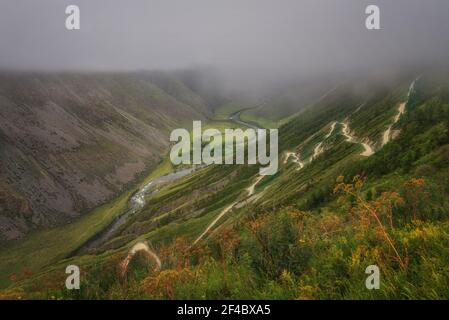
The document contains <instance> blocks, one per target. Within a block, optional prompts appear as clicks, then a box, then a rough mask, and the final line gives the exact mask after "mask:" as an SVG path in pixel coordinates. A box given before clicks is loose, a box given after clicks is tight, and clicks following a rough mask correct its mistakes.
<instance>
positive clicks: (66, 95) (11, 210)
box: [0, 72, 209, 240]
mask: <svg viewBox="0 0 449 320" xmlns="http://www.w3.org/2000/svg"><path fill="white" fill-rule="evenodd" d="M156 80H157V81H156ZM208 114H209V111H208V108H207V106H206V103H205V102H204V101H203V99H202V98H201V97H200V96H199V95H198V94H197V93H195V92H193V91H191V90H190V89H189V88H188V87H186V86H185V85H184V84H183V83H182V82H181V81H180V80H178V79H176V78H174V77H173V76H171V75H163V74H157V75H156V74H152V73H145V72H142V73H134V74H132V73H130V74H125V73H122V74H120V73H118V74H113V73H104V74H81V73H80V74H63V73H60V74H51V73H48V74H41V73H2V74H0V164H1V170H0V172H1V174H0V239H3V240H5V239H6V240H10V239H17V238H20V237H22V236H23V235H24V234H25V233H27V232H28V231H29V230H32V229H35V228H39V227H49V226H53V225H55V224H59V223H62V222H66V221H67V220H71V219H73V218H75V217H77V216H79V215H80V214H81V213H83V212H85V211H87V210H89V209H91V208H93V207H95V206H97V205H99V204H101V203H103V202H105V201H107V200H109V199H111V198H112V197H114V196H115V195H117V193H118V192H120V191H123V190H124V188H125V187H126V185H127V184H129V183H131V182H133V181H135V179H136V178H137V177H138V176H139V175H141V174H142V173H143V172H146V171H147V170H148V169H149V168H151V167H154V166H155V165H156V164H157V163H158V162H159V161H160V160H161V159H162V156H163V155H164V154H165V152H166V151H167V150H168V144H169V141H168V135H169V130H170V129H171V128H175V127H179V126H182V125H183V124H186V123H189V122H190V121H191V120H192V119H198V120H201V119H204V117H206V116H208Z"/></svg>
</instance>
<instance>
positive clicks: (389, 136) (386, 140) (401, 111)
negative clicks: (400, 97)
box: [382, 102, 406, 146]
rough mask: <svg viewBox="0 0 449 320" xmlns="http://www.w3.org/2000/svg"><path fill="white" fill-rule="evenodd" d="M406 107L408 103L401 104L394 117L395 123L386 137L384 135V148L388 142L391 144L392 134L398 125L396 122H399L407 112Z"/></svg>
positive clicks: (386, 133)
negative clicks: (394, 127)
mask: <svg viewBox="0 0 449 320" xmlns="http://www.w3.org/2000/svg"><path fill="white" fill-rule="evenodd" d="M405 105H406V102H403V103H401V104H400V105H399V108H398V113H397V114H396V115H395V116H394V120H393V123H392V124H391V125H390V126H389V127H388V128H387V130H385V132H384V135H383V138H382V146H384V145H386V144H387V143H388V142H390V140H391V136H392V134H391V131H392V128H393V126H394V125H395V124H396V122H398V121H399V119H400V118H401V116H402V114H403V113H404V112H405Z"/></svg>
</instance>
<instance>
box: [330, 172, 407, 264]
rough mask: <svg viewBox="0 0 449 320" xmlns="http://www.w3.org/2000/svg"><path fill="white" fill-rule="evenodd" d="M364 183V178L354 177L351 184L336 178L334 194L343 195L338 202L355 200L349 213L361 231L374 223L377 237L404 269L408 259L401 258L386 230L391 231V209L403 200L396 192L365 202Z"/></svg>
mask: <svg viewBox="0 0 449 320" xmlns="http://www.w3.org/2000/svg"><path fill="white" fill-rule="evenodd" d="M365 181H366V178H365V177H363V176H360V175H356V176H354V178H353V179H352V182H351V183H345V182H344V177H343V176H340V177H338V178H337V184H336V186H335V188H334V193H341V194H343V197H342V198H340V201H341V200H348V197H352V198H353V199H354V200H355V203H354V204H353V206H352V208H351V213H352V214H353V215H354V216H355V217H357V218H358V219H359V220H360V224H359V227H360V228H361V230H362V231H363V232H365V231H367V230H368V228H370V227H371V226H372V224H373V223H374V227H375V228H376V231H377V235H378V237H379V238H381V239H383V240H384V241H385V242H386V243H387V244H388V246H389V247H390V248H391V250H392V251H393V253H394V256H395V259H396V260H397V262H398V263H399V266H400V267H401V268H402V269H405V268H406V266H407V260H408V259H407V258H406V257H405V258H404V257H402V256H401V254H400V253H399V250H398V248H397V245H396V244H395V242H394V240H393V239H392V237H391V236H390V234H389V230H388V229H393V207H395V206H400V205H403V204H404V199H403V198H402V197H400V196H399V194H398V193H397V192H383V193H382V194H381V196H380V197H378V198H377V199H375V200H371V201H367V200H365V199H364V197H363V193H362V189H363V186H364V184H365Z"/></svg>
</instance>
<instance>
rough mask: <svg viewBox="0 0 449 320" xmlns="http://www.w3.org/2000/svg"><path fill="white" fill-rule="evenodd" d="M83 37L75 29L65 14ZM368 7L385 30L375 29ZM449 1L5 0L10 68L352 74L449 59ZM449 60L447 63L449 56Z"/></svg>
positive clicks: (0, 1) (5, 55) (1, 11)
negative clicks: (74, 8)
mask: <svg viewBox="0 0 449 320" xmlns="http://www.w3.org/2000/svg"><path fill="white" fill-rule="evenodd" d="M69 4H76V5H78V6H79V7H80V10H81V30H80V31H67V30H66V29H65V19H66V15H65V12H64V11H65V8H66V6H67V5H69ZM368 4H376V5H379V7H380V9H381V27H382V30H380V31H368V30H366V29H365V23H364V21H365V18H366V15H365V13H364V11H365V7H366V6H367V5H368ZM448 16H449V1H448V0H426V1H423V0H370V1H364V0H327V1H324V0H126V1H125V0H120V1H119V0H70V1H66V0H0V41H1V42H0V68H7V69H51V70H55V69H82V70H134V69H166V68H170V69H172V68H184V67H192V66H198V65H208V66H214V67H218V68H222V69H225V70H251V69H264V70H268V71H270V70H272V71H273V72H287V71H288V72H292V71H295V72H296V71H300V72H315V71H323V70H330V71H331V70H343V69H345V68H351V67H360V66H370V65H373V66H374V65H376V64H379V63H395V62H401V63H410V62H415V61H416V62H427V61H432V60H434V59H437V60H443V61H444V60H445V59H446V58H447V57H449V41H448V39H449V17H448ZM446 60H447V59H446Z"/></svg>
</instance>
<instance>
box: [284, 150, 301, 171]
mask: <svg viewBox="0 0 449 320" xmlns="http://www.w3.org/2000/svg"><path fill="white" fill-rule="evenodd" d="M290 157H292V158H293V162H294V163H296V164H298V166H299V168H297V169H296V170H301V169H302V168H304V163H303V162H302V161H301V160H299V156H298V155H297V154H296V153H295V152H286V153H285V159H284V164H286V163H287V162H288V159H290Z"/></svg>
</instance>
